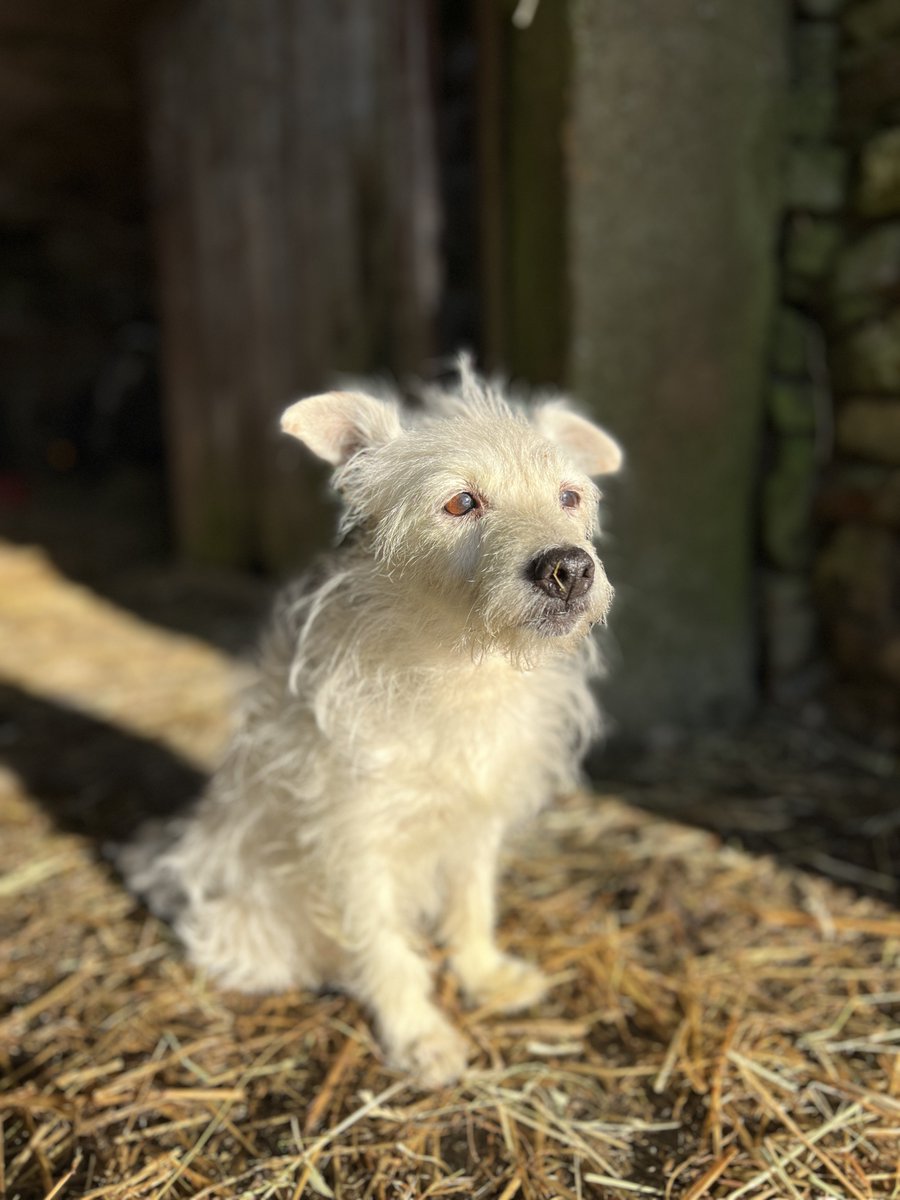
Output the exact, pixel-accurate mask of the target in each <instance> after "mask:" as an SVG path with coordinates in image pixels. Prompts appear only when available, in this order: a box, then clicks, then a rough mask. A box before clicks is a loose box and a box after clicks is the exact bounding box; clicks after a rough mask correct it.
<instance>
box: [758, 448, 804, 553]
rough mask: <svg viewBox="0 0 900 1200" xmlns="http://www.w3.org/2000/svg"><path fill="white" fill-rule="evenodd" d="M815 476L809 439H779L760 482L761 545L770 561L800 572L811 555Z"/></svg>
mask: <svg viewBox="0 0 900 1200" xmlns="http://www.w3.org/2000/svg"><path fill="white" fill-rule="evenodd" d="M816 475H817V464H816V455H815V447H814V444H813V441H812V438H807V437H783V438H779V439H778V442H777V444H776V448H775V461H774V463H773V465H772V467H771V468H770V470H769V472H768V474H767V476H766V478H765V480H764V481H763V496H762V506H763V519H762V525H763V530H762V536H763V546H764V548H765V551H766V554H767V556H768V559H769V561H770V562H771V563H772V565H773V566H776V567H778V568H780V569H781V570H784V571H800V570H802V569H803V568H804V567H805V566H807V565H808V564H809V562H810V559H811V555H812V508H813V496H814V494H815V484H816Z"/></svg>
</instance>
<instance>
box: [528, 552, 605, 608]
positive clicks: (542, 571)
mask: <svg viewBox="0 0 900 1200" xmlns="http://www.w3.org/2000/svg"><path fill="white" fill-rule="evenodd" d="M527 574H528V578H529V579H530V580H531V582H532V583H533V584H534V586H535V587H536V588H540V589H541V591H542V592H546V593H547V595H548V596H552V597H553V598H554V599H555V600H565V602H566V603H568V602H569V601H570V600H577V598H578V597H579V596H583V595H584V594H585V592H587V591H590V588H591V584H592V583H593V582H594V560H593V559H592V558H591V556H590V555H589V554H588V553H587V551H586V550H581V549H579V547H578V546H554V547H553V549H552V550H545V551H544V553H543V554H539V555H538V556H537V558H536V559H535V560H534V562H532V563H530V564H529V566H528V572H527Z"/></svg>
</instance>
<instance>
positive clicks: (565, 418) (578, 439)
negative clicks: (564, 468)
mask: <svg viewBox="0 0 900 1200" xmlns="http://www.w3.org/2000/svg"><path fill="white" fill-rule="evenodd" d="M534 423H535V425H536V426H537V429H538V432H539V433H541V434H543V436H544V437H545V438H546V439H547V441H548V442H553V443H555V445H557V446H559V448H560V449H561V450H563V451H564V452H565V453H566V454H567V455H568V456H569V458H571V460H572V462H573V463H574V464H575V466H576V467H578V468H579V469H580V470H582V471H584V473H585V474H586V475H614V474H615V473H616V471H618V470H619V468H620V467H621V466H622V461H623V455H622V448H621V446H620V445H619V443H618V442H617V441H616V440H615V438H611V437H610V436H609V434H608V433H605V432H604V431H603V430H602V429H600V428H598V426H596V425H593V424H591V422H590V421H586V420H585V418H584V417H579V416H578V414H577V413H573V412H570V411H569V410H568V409H567V408H565V407H563V405H562V403H561V402H557V401H552V402H550V403H549V404H542V405H541V407H540V408H539V409H538V410H537V412H536V413H535V417H534Z"/></svg>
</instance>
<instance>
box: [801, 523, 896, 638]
mask: <svg viewBox="0 0 900 1200" xmlns="http://www.w3.org/2000/svg"><path fill="white" fill-rule="evenodd" d="M896 556H897V538H896V535H895V534H894V532H893V531H892V530H890V529H884V528H879V527H878V526H874V525H861V524H856V523H853V524H846V525H840V526H838V527H837V529H835V531H834V533H833V534H832V535H831V537H830V538H829V540H828V541H827V542H826V544H825V546H824V548H823V550H822V552H821V553H820V555H819V557H818V560H817V562H816V566H815V586H816V593H817V595H818V597H819V601H820V604H821V606H822V608H823V610H824V611H825V612H826V613H833V614H835V615H836V616H837V617H842V616H844V615H846V616H848V617H858V618H860V619H862V620H864V621H871V622H876V623H878V624H880V625H889V624H890V622H891V620H892V614H893V594H894V583H893V577H894V571H895V570H896Z"/></svg>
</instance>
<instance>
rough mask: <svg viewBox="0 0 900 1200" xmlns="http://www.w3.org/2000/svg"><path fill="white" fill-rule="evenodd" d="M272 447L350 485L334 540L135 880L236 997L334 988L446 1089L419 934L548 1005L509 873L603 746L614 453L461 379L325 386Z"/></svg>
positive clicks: (472, 993) (499, 1001) (487, 986)
mask: <svg viewBox="0 0 900 1200" xmlns="http://www.w3.org/2000/svg"><path fill="white" fill-rule="evenodd" d="M282 427H283V429H284V430H285V431H286V432H287V433H289V434H291V435H293V436H294V437H296V438H299V439H300V441H301V442H304V443H305V444H306V446H307V447H308V448H309V449H310V450H312V451H313V452H314V453H315V454H317V455H319V456H320V457H321V458H323V459H325V460H326V461H327V462H329V463H331V464H332V465H333V466H334V468H335V471H334V477H333V482H334V486H335V488H336V489H337V491H338V492H339V493H340V495H341V496H342V498H343V501H344V505H345V510H344V513H343V517H342V520H341V526H340V528H341V534H342V542H341V545H340V546H339V548H338V549H337V550H335V551H334V552H333V553H331V554H330V555H329V556H328V557H326V558H325V559H324V561H323V562H322V563H321V564H320V567H319V569H318V571H316V572H314V573H313V574H312V575H311V576H310V577H309V578H308V579H306V580H304V581H302V582H301V583H300V584H298V585H296V586H294V587H293V588H291V589H289V590H288V591H287V592H286V593H285V594H284V595H283V596H282V597H281V599H280V602H279V604H278V606H277V609H276V614H275V617H274V620H273V623H272V626H271V628H270V630H269V632H268V635H267V637H266V639H265V642H264V644H263V648H262V656H261V666H260V672H259V678H258V681H257V683H256V684H255V686H254V687H253V688H252V690H251V691H250V693H249V695H248V697H247V699H246V702H245V706H244V711H243V714H242V721H241V725H240V728H239V731H238V733H237V734H236V736H235V737H234V739H233V742H232V744H231V746H230V749H229V751H228V754H227V757H226V758H225V761H224V762H223V764H222V766H221V767H220V769H219V770H218V772H217V773H216V775H215V776H214V777H213V779H212V781H211V783H210V785H209V788H208V791H207V793H206V794H205V796H204V797H203V798H202V800H201V801H200V803H199V805H198V807H197V808H196V810H195V811H194V813H193V814H192V816H190V817H189V818H187V820H185V821H184V822H182V824H181V826H180V827H179V828H177V829H176V830H173V829H172V828H171V827H170V828H169V830H168V834H167V836H168V838H169V843H170V844H169V847H168V849H167V850H165V852H163V853H157V852H155V850H154V842H153V839H149V840H148V841H147V842H146V844H145V845H143V846H141V845H137V846H134V847H132V848H131V849H130V850H129V851H128V852H127V853H126V854H125V855H124V856H123V859H122V865H123V869H124V870H125V873H126V875H128V876H129V877H130V881H131V883H132V885H133V886H134V887H135V889H136V890H137V891H139V892H142V893H143V894H144V895H146V896H147V898H148V899H149V901H150V903H151V905H152V906H153V907H155V908H156V909H157V910H158V911H166V910H168V911H169V912H171V910H172V907H173V906H172V904H171V901H172V898H173V896H177V898H178V901H179V904H180V911H179V912H178V914H177V917H176V926H177V930H178V932H179V934H180V935H181V937H182V938H183V939H184V941H185V943H186V944H187V947H188V949H189V952H190V955H191V958H192V959H193V961H194V962H195V963H196V964H197V965H198V966H200V967H202V968H204V969H205V970H206V971H208V972H209V973H210V974H211V975H212V976H213V977H215V978H216V979H217V980H218V981H220V982H221V983H222V984H224V985H225V986H228V987H235V988H240V989H243V990H248V991H270V990H278V989H283V988H289V987H294V986H301V987H308V988H318V987H321V986H323V985H326V984H327V985H333V986H337V987H340V988H343V989H344V990H346V991H347V992H349V993H351V994H352V995H354V996H356V997H358V998H359V999H360V1000H361V1001H362V1002H363V1003H364V1004H366V1005H367V1006H368V1007H369V1008H370V1009H371V1011H372V1012H373V1013H374V1015H375V1017H376V1020H377V1025H378V1030H379V1033H380V1036H381V1039H382V1042H383V1045H384V1047H385V1050H386V1052H387V1056H388V1059H389V1061H390V1062H391V1063H392V1064H393V1065H394V1066H396V1067H399V1068H402V1069H406V1070H409V1071H411V1072H412V1073H414V1075H415V1076H416V1077H417V1079H418V1080H419V1082H420V1083H422V1084H423V1085H425V1086H435V1085H438V1084H442V1083H445V1082H449V1081H451V1080H453V1079H455V1078H456V1077H458V1076H459V1075H460V1073H461V1072H462V1071H463V1069H464V1067H465V1062H466V1043H465V1041H464V1039H463V1038H462V1036H461V1035H460V1034H459V1033H458V1032H457V1031H456V1030H455V1029H454V1028H453V1026H452V1025H451V1024H450V1023H449V1022H448V1021H447V1019H446V1018H445V1017H444V1016H443V1015H442V1013H441V1012H440V1011H439V1009H438V1008H437V1007H436V1005H435V1004H434V1002H433V1001H432V999H431V995H430V992H431V980H430V973H429V967H428V963H427V961H426V958H425V957H423V954H422V953H421V947H420V943H419V938H420V936H421V933H422V931H423V930H430V931H431V932H432V933H433V934H434V935H435V936H436V937H437V938H438V939H439V940H440V942H441V943H443V944H444V945H445V946H446V947H447V951H448V954H449V960H450V964H451V967H452V968H453V969H454V970H455V972H456V974H457V976H458V978H459V980H460V983H461V984H462V987H463V990H464V992H465V994H466V996H467V998H468V999H469V1000H471V1001H473V1002H476V1003H482V1002H490V1003H491V1004H493V1005H496V1006H497V1007H498V1008H507V1009H514V1008H519V1007H524V1006H526V1005H529V1004H531V1003H533V1002H534V1001H536V1000H537V999H538V998H539V997H540V996H541V995H542V993H543V991H544V989H545V980H544V977H543V976H542V975H541V973H540V971H538V969H537V968H536V967H533V966H531V965H530V964H529V963H526V962H523V961H521V960H519V959H517V958H513V957H511V956H510V955H507V954H504V953H502V952H501V951H500V950H499V949H498V948H497V946H496V944H495V942H494V914H495V906H494V889H495V876H496V870H497V857H498V852H499V850H500V846H501V843H502V841H503V838H504V834H505V833H506V831H507V830H508V828H509V827H510V825H511V824H513V823H514V822H517V821H519V820H520V819H521V818H522V817H523V816H525V815H527V814H530V813H533V812H534V811H535V810H536V809H537V808H538V807H539V806H540V805H541V804H542V803H544V801H546V800H547V799H548V798H549V797H550V796H552V795H553V794H554V793H557V792H559V791H561V790H564V789H566V788H569V787H571V785H572V783H573V781H574V778H575V775H576V773H577V769H578V760H579V757H580V754H581V752H582V751H583V749H584V747H585V745H586V743H587V742H588V740H589V739H590V737H591V735H592V733H593V732H594V729H595V724H596V710H595V705H594V701H593V698H592V695H591V690H590V687H589V679H590V677H591V675H592V673H593V672H594V671H595V669H596V654H595V650H594V648H593V647H592V644H591V641H590V638H589V637H588V634H589V633H590V630H591V627H592V625H594V624H595V623H596V622H602V621H604V620H605V618H606V614H607V612H608V610H609V607H610V602H611V600H612V594H613V593H612V588H611V587H610V584H609V582H608V580H607V578H606V575H605V573H604V571H603V567H602V564H601V563H600V561H599V559H598V558H597V554H596V552H595V549H594V547H593V545H592V537H593V534H594V532H595V529H596V524H597V509H598V499H599V493H598V492H597V489H596V487H595V486H594V484H593V483H592V482H591V477H592V476H598V475H604V474H607V473H610V472H614V471H616V470H617V469H618V468H619V466H620V463H621V459H622V455H621V452H620V450H619V447H618V446H617V444H616V443H615V442H614V441H613V439H612V438H611V437H609V436H608V435H607V434H606V433H604V432H602V430H600V429H598V428H597V427H596V426H594V425H592V424H590V423H589V422H588V421H586V420H584V419H583V418H582V417H580V416H577V415H575V414H574V413H572V412H570V411H569V410H568V409H567V408H566V407H565V405H564V403H563V402H562V401H554V402H548V403H544V404H541V405H539V406H537V407H536V408H534V409H533V410H532V411H530V413H526V411H524V410H522V409H520V408H519V407H517V406H516V405H514V404H513V403H511V402H509V401H508V400H507V399H505V398H504V396H503V395H502V394H501V393H500V392H499V391H497V390H495V389H494V388H493V387H490V386H488V385H486V384H485V383H483V382H482V381H481V380H480V379H479V378H478V377H477V376H475V375H474V374H473V373H472V371H471V369H470V368H469V366H468V364H467V363H466V362H465V361H464V362H463V363H462V365H461V369H460V379H459V384H458V386H457V387H456V388H455V389H454V390H453V391H452V392H440V393H437V392H436V393H433V394H431V395H430V397H429V398H428V400H427V402H426V405H425V408H424V409H423V411H421V412H416V413H409V412H405V411H402V410H401V408H400V406H399V405H398V404H397V403H396V402H394V401H393V400H385V399H377V398H375V397H373V396H370V395H365V394H363V393H361V392H330V393H328V394H327V395H321V396H313V397H311V398H310V399H307V400H301V401H299V402H298V403H296V404H294V405H293V406H292V407H291V408H289V409H288V410H287V412H285V414H284V417H283V419H282ZM173 834H174V845H172V837H173Z"/></svg>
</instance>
